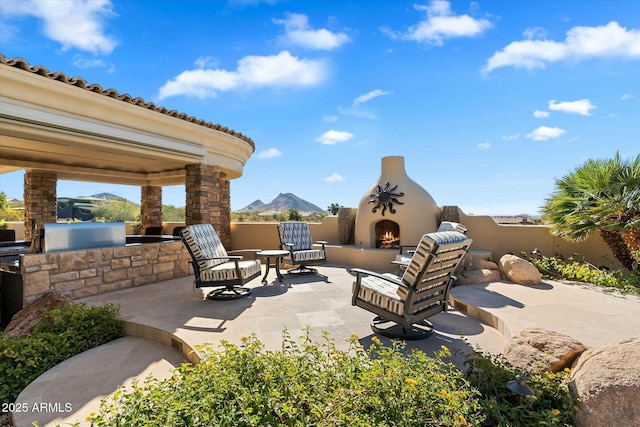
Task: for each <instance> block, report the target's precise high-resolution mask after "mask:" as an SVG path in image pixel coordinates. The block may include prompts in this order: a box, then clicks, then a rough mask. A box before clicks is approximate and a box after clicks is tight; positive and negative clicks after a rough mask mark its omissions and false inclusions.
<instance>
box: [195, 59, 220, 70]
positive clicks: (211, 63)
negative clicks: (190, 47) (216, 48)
mask: <svg viewBox="0 0 640 427" xmlns="http://www.w3.org/2000/svg"><path fill="white" fill-rule="evenodd" d="M218 63H219V62H218V59H217V58H215V57H213V56H201V57H200V58H198V59H196V60H195V62H194V63H193V65H195V66H196V68H213V67H217V66H218Z"/></svg>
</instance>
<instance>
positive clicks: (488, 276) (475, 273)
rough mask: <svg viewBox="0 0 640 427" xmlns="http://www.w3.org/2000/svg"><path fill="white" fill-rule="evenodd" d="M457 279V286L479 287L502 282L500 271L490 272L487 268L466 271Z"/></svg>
mask: <svg viewBox="0 0 640 427" xmlns="http://www.w3.org/2000/svg"><path fill="white" fill-rule="evenodd" d="M457 277H458V280H456V285H479V284H481V283H489V282H499V281H500V280H502V277H501V276H500V272H499V271H498V270H489V269H487V268H483V269H480V270H466V271H463V272H462V273H461V274H459V275H458V276H457Z"/></svg>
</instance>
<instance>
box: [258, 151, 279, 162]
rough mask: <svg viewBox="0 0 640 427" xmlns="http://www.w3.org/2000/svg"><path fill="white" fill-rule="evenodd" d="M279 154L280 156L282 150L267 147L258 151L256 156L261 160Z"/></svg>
mask: <svg viewBox="0 0 640 427" xmlns="http://www.w3.org/2000/svg"><path fill="white" fill-rule="evenodd" d="M280 156H282V151H280V150H278V149H277V148H269V149H266V150H263V151H261V152H259V153H258V158H259V159H263V160H265V159H273V158H275V157H280Z"/></svg>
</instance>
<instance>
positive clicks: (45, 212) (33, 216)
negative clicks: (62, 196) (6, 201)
mask: <svg viewBox="0 0 640 427" xmlns="http://www.w3.org/2000/svg"><path fill="white" fill-rule="evenodd" d="M57 184H58V175H57V174H55V173H53V172H45V171H38V170H28V171H26V172H25V174H24V239H25V240H31V233H32V230H33V227H34V226H37V227H38V228H39V229H41V228H42V227H43V225H44V224H45V223H54V222H56V220H57V218H58V209H57V198H58V197H57V192H56V186H57Z"/></svg>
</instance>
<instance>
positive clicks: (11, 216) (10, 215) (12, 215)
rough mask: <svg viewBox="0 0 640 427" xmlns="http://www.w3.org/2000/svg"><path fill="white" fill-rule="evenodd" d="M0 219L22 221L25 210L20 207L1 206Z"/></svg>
mask: <svg viewBox="0 0 640 427" xmlns="http://www.w3.org/2000/svg"><path fill="white" fill-rule="evenodd" d="M0 220H2V221H22V220H24V211H23V210H18V209H12V208H7V209H1V208H0Z"/></svg>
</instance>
